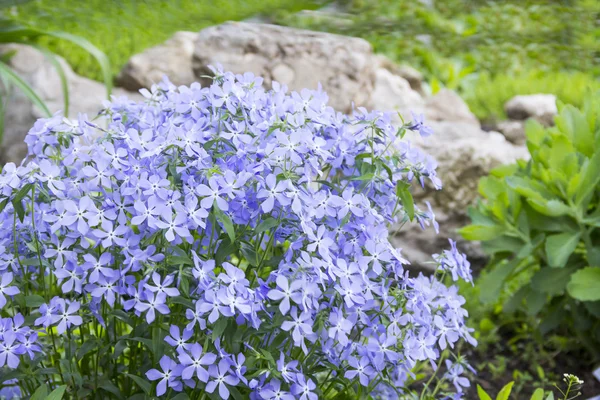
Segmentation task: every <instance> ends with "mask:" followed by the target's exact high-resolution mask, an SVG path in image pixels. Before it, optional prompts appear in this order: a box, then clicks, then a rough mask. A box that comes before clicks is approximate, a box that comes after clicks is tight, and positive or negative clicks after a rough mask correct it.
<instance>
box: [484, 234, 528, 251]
mask: <svg viewBox="0 0 600 400" xmlns="http://www.w3.org/2000/svg"><path fill="white" fill-rule="evenodd" d="M523 245H524V243H523V241H522V240H521V239H519V238H515V237H512V236H506V235H502V236H499V237H497V238H496V239H492V240H488V241H485V242H483V243H482V244H481V247H482V248H483V251H485V253H486V254H495V253H504V252H509V253H517V252H518V251H519V250H520V249H521V248H523Z"/></svg>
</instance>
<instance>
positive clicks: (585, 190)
mask: <svg viewBox="0 0 600 400" xmlns="http://www.w3.org/2000/svg"><path fill="white" fill-rule="evenodd" d="M582 175H583V179H582V180H581V182H580V183H579V186H578V188H577V193H576V194H575V203H576V204H577V205H580V204H582V203H583V202H584V201H585V200H586V199H587V197H588V196H590V194H592V193H594V191H595V190H597V189H598V184H599V183H600V149H598V150H596V154H594V156H593V157H592V158H590V159H589V161H588V162H587V164H586V166H585V167H584V168H583V174H582ZM584 211H586V210H584Z"/></svg>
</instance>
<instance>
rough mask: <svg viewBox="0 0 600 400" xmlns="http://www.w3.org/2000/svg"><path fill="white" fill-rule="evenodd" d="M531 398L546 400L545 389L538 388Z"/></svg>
mask: <svg viewBox="0 0 600 400" xmlns="http://www.w3.org/2000/svg"><path fill="white" fill-rule="evenodd" d="M531 400H544V389H540V388H538V389H536V390H535V392H533V395H532V396H531Z"/></svg>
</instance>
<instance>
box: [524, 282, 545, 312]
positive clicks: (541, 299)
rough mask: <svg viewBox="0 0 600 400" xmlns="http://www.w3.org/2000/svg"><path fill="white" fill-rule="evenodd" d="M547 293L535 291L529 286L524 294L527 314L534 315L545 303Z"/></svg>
mask: <svg viewBox="0 0 600 400" xmlns="http://www.w3.org/2000/svg"><path fill="white" fill-rule="evenodd" d="M547 297H548V295H546V293H541V292H537V291H535V290H532V289H531V286H530V287H529V290H528V291H527V294H526V296H525V307H526V309H527V313H528V314H529V315H532V316H533V315H536V314H537V313H539V312H540V311H541V310H542V308H544V305H545V304H546V300H547Z"/></svg>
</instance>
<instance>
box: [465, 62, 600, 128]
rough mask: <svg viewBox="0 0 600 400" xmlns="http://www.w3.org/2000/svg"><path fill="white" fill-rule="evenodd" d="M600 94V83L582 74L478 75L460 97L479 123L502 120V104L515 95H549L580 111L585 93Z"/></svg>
mask: <svg viewBox="0 0 600 400" xmlns="http://www.w3.org/2000/svg"><path fill="white" fill-rule="evenodd" d="M590 90H591V91H597V90H600V80H599V79H598V78H594V77H593V76H591V75H590V74H586V73H583V72H562V71H559V72H552V71H531V72H526V73H522V74H499V75H496V76H494V77H490V76H489V75H487V74H483V75H481V76H480V77H479V78H478V79H477V80H475V81H474V82H473V84H472V85H471V87H470V88H469V89H466V90H464V91H463V93H462V95H463V98H464V100H465V101H466V102H467V104H468V105H469V107H470V108H471V111H473V113H474V114H475V115H476V116H477V117H478V118H479V119H481V120H488V121H494V120H502V119H505V118H506V115H505V114H504V103H506V101H507V100H509V99H510V98H512V97H513V96H516V95H518V94H535V93H551V94H554V95H556V97H557V98H558V99H559V100H560V101H562V102H563V103H567V104H572V105H574V106H575V107H581V105H582V103H583V98H584V96H585V94H586V92H587V91H590Z"/></svg>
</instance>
